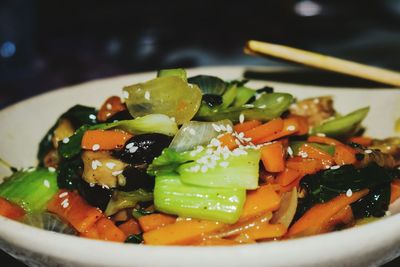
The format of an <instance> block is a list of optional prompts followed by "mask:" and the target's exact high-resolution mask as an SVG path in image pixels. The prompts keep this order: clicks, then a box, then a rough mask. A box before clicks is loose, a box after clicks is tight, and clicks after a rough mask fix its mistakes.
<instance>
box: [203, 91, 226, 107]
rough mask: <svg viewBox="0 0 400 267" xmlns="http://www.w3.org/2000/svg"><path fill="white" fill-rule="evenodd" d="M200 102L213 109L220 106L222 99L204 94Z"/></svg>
mask: <svg viewBox="0 0 400 267" xmlns="http://www.w3.org/2000/svg"><path fill="white" fill-rule="evenodd" d="M202 101H203V103H205V104H206V105H207V106H209V107H210V108H215V107H218V106H219V105H221V104H222V97H221V96H220V95H211V94H206V95H203V97H202Z"/></svg>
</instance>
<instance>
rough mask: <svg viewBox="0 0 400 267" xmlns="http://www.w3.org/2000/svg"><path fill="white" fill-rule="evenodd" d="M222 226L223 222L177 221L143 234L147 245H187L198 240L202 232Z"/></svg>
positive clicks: (211, 230)
mask: <svg viewBox="0 0 400 267" xmlns="http://www.w3.org/2000/svg"><path fill="white" fill-rule="evenodd" d="M222 227H224V224H223V223H219V222H212V221H200V220H187V221H185V220H184V221H177V222H176V223H174V224H169V225H166V226H165V227H162V228H160V229H157V230H153V231H149V232H147V233H144V234H143V239H144V243H145V244H148V245H187V244H190V243H193V242H196V241H200V239H201V237H202V236H203V235H204V234H208V233H212V232H215V231H217V230H219V229H221V228H222Z"/></svg>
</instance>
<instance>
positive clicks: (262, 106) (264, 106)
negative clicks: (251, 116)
mask: <svg viewBox="0 0 400 267" xmlns="http://www.w3.org/2000/svg"><path fill="white" fill-rule="evenodd" d="M266 107H267V105H261V106H259V107H258V108H266Z"/></svg>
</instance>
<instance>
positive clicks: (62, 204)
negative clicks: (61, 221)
mask: <svg viewBox="0 0 400 267" xmlns="http://www.w3.org/2000/svg"><path fill="white" fill-rule="evenodd" d="M61 206H62V207H63V208H64V209H66V208H68V206H69V201H68V198H66V199H64V200H63V201H62V202H61Z"/></svg>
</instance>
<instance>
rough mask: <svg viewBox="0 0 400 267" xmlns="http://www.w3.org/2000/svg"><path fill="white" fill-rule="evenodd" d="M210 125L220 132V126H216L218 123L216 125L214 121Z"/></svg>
mask: <svg viewBox="0 0 400 267" xmlns="http://www.w3.org/2000/svg"><path fill="white" fill-rule="evenodd" d="M211 126H212V127H213V128H214V130H215V131H216V132H218V133H219V132H220V131H221V128H220V127H219V126H218V125H216V124H215V123H213V124H211Z"/></svg>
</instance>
